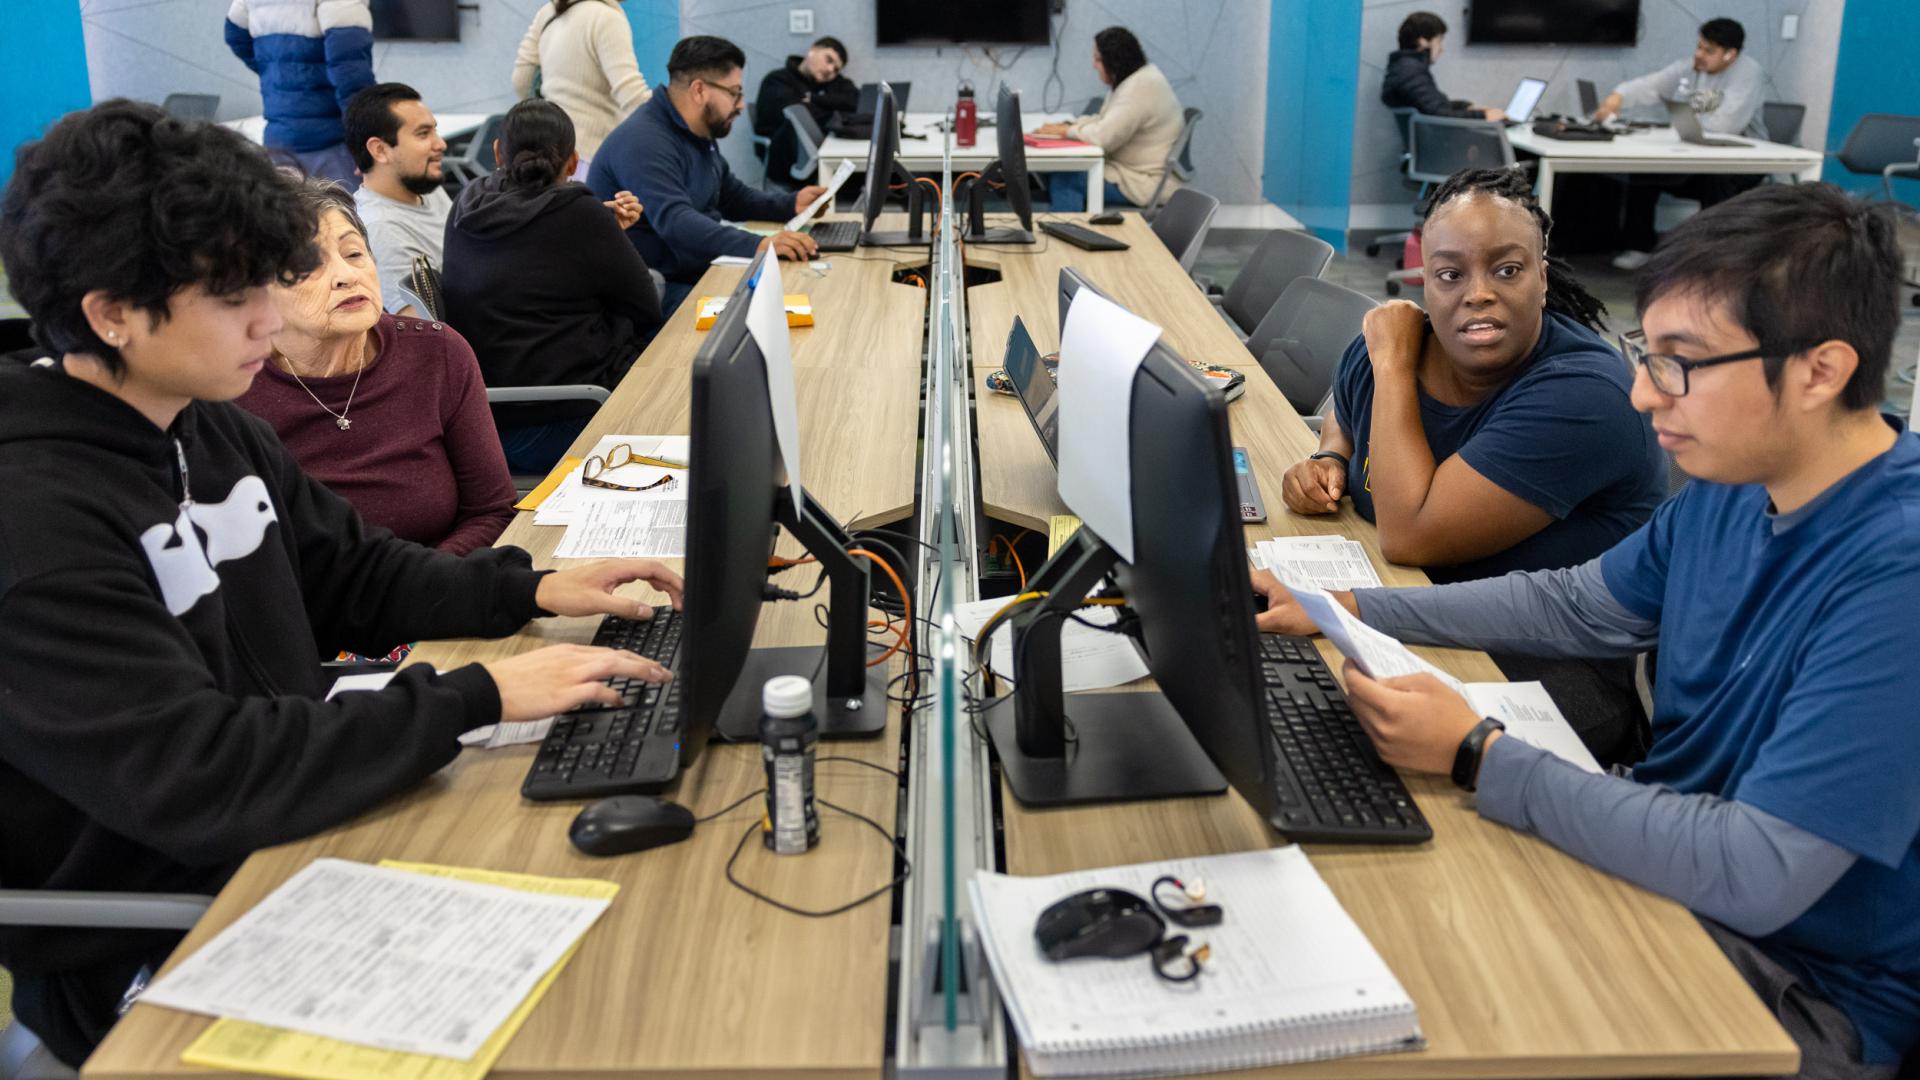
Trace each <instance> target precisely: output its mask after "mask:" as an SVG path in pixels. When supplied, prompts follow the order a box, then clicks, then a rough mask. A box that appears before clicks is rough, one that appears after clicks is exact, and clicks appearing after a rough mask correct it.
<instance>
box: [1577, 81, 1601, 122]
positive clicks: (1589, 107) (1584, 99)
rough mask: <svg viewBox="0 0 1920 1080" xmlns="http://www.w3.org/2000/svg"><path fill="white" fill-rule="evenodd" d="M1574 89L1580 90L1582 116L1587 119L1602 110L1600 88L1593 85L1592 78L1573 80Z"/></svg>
mask: <svg viewBox="0 0 1920 1080" xmlns="http://www.w3.org/2000/svg"><path fill="white" fill-rule="evenodd" d="M1573 85H1574V89H1576V90H1578V91H1579V92H1580V116H1581V119H1587V118H1589V117H1591V116H1593V114H1594V113H1597V112H1599V111H1600V88H1599V87H1597V86H1595V85H1593V80H1592V79H1575V80H1573Z"/></svg>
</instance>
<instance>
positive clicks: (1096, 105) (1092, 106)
mask: <svg viewBox="0 0 1920 1080" xmlns="http://www.w3.org/2000/svg"><path fill="white" fill-rule="evenodd" d="M1106 103H1107V98H1106V95H1104V94H1095V95H1094V96H1092V97H1090V98H1088V99H1087V107H1086V108H1084V109H1081V110H1080V115H1081V116H1092V115H1093V114H1094V113H1097V112H1099V111H1100V106H1102V105H1105V104H1106Z"/></svg>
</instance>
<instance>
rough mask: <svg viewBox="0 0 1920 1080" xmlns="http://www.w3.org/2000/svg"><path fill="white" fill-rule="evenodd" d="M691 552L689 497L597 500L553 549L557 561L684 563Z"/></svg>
mask: <svg viewBox="0 0 1920 1080" xmlns="http://www.w3.org/2000/svg"><path fill="white" fill-rule="evenodd" d="M686 554H687V503H686V500H685V499H675V500H672V501H668V500H665V499H654V500H639V499H636V500H617V499H596V500H594V501H592V502H589V503H587V504H586V506H585V507H584V509H583V510H582V511H581V513H580V514H579V515H578V516H576V517H575V518H574V519H573V523H572V524H570V525H568V526H567V533H566V535H565V536H562V537H561V538H560V543H559V544H558V545H556V546H555V547H554V549H553V557H554V558H556V559H680V558H685V557H686Z"/></svg>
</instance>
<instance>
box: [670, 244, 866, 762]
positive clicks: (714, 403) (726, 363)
mask: <svg viewBox="0 0 1920 1080" xmlns="http://www.w3.org/2000/svg"><path fill="white" fill-rule="evenodd" d="M779 272H780V269H779V263H778V262H777V261H776V260H774V259H772V258H770V257H769V256H768V255H767V253H764V252H763V253H761V254H760V255H758V256H756V257H755V258H754V261H753V263H752V265H750V266H749V267H747V272H746V273H745V274H744V275H742V276H741V278H740V284H739V285H738V286H737V287H735V289H734V290H733V294H732V295H731V296H730V297H729V298H728V300H727V306H726V310H724V311H722V312H721V313H720V316H719V318H718V319H716V320H715V322H714V324H713V329H712V330H710V331H708V333H707V339H706V341H705V343H704V344H702V345H701V347H700V351H699V352H698V353H697V354H696V355H695V356H694V361H693V394H692V413H691V416H690V421H691V426H690V429H689V431H690V434H691V439H690V446H689V448H688V461H687V472H688V479H689V481H690V484H691V490H690V491H689V492H688V505H687V562H686V591H685V596H684V598H683V607H684V610H685V615H684V623H683V625H684V627H685V629H684V631H683V634H684V636H685V640H686V647H685V648H684V649H682V650H681V658H680V673H679V677H678V679H676V681H675V685H676V686H677V687H678V688H679V690H680V692H681V693H682V694H684V695H685V696H686V705H685V715H686V721H687V733H686V738H685V739H684V740H682V742H681V750H680V753H681V760H682V762H683V763H684V764H692V762H693V760H694V758H695V757H696V756H697V755H698V753H699V749H700V747H701V746H702V745H703V744H704V743H705V742H706V741H707V739H708V738H709V737H710V736H711V735H712V733H714V732H716V731H717V732H719V733H720V735H721V736H722V737H724V738H726V739H729V740H752V739H757V738H759V721H760V691H761V688H762V687H763V686H765V685H766V681H767V680H768V679H770V678H772V677H774V676H775V675H801V676H806V677H809V678H811V677H813V675H814V673H815V672H816V671H821V677H820V678H818V679H817V680H815V683H814V699H815V702H814V708H815V711H814V715H815V716H816V717H818V718H819V720H820V731H821V735H822V737H827V738H832V737H843V736H867V735H876V734H879V732H880V731H881V730H882V729H883V728H884V727H885V725H886V715H887V710H886V706H887V701H886V675H885V671H886V669H885V667H884V666H881V667H874V668H868V667H867V666H866V661H867V658H868V657H867V651H868V648H867V640H868V639H867V603H868V597H869V592H870V587H871V579H870V575H869V567H868V565H867V563H866V561H864V560H861V559H856V558H854V557H851V556H849V555H848V554H847V549H848V548H850V547H854V546H856V545H855V543H854V541H853V540H852V538H851V537H849V536H848V535H847V534H846V532H845V531H844V530H842V529H841V527H840V526H839V524H838V523H836V522H835V521H834V520H833V519H832V518H831V517H830V516H829V515H828V514H827V513H826V511H825V510H824V509H822V508H821V507H820V505H819V504H818V503H816V502H815V501H814V500H813V498H812V496H810V495H809V496H806V497H805V498H804V499H803V500H802V505H800V506H795V505H794V500H793V496H792V493H791V490H790V488H789V487H788V482H787V480H788V478H787V470H786V464H785V462H784V461H783V460H782V459H781V456H780V449H779V441H778V439H777V437H776V435H775V431H774V426H773V401H772V396H771V394H770V392H769V390H768V385H767V363H766V358H765V356H764V355H763V354H762V353H761V351H760V346H759V344H758V343H757V342H755V340H754V338H753V335H752V334H751V333H749V332H748V330H747V309H748V307H749V303H750V301H751V299H752V295H753V285H754V282H755V281H756V280H757V279H758V278H759V276H760V275H761V274H762V273H772V274H778V273H779ZM780 325H781V332H782V333H784V332H785V323H784V322H782V323H781V324H780ZM782 527H784V528H786V529H787V530H788V531H789V532H791V533H792V534H793V535H794V536H795V537H796V538H797V539H798V540H799V541H800V542H801V544H803V545H804V546H805V547H806V549H807V552H808V553H809V554H811V555H813V556H814V558H815V559H817V560H818V561H819V564H820V566H821V567H822V569H823V570H824V571H825V573H826V574H827V578H828V583H829V586H830V590H831V591H830V594H829V595H830V601H829V607H830V611H831V616H830V618H829V620H828V621H829V627H828V631H827V646H826V648H827V656H826V664H825V667H824V670H822V668H821V664H820V660H821V657H820V649H819V647H818V646H802V647H798V648H787V649H755V648H752V644H753V634H754V629H755V627H756V626H757V625H758V624H759V620H760V605H761V604H762V603H763V602H764V591H763V590H764V589H765V587H766V585H767V566H768V563H767V560H768V556H769V555H771V554H772V552H773V546H774V542H775V540H776V538H777V536H778V532H779V530H780V528H782Z"/></svg>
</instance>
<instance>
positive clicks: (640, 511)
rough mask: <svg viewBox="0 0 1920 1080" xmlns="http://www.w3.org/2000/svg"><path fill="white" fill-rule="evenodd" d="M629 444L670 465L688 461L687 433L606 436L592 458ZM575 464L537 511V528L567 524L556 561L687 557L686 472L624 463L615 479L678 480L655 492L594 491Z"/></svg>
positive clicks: (636, 483)
mask: <svg viewBox="0 0 1920 1080" xmlns="http://www.w3.org/2000/svg"><path fill="white" fill-rule="evenodd" d="M621 443H625V444H627V445H628V446H631V447H633V452H634V453H635V454H639V455H642V456H646V457H655V458H660V459H663V460H669V461H686V460H687V455H688V453H689V446H688V439H687V437H686V436H685V435H607V436H603V437H602V438H601V439H600V441H599V443H597V444H596V445H595V446H594V448H593V452H592V454H590V455H589V456H595V455H597V456H600V457H602V458H604V457H605V456H606V455H607V454H609V453H611V452H612V451H613V448H614V447H615V446H618V445H620V444H621ZM582 468H584V465H577V466H575V467H574V468H572V469H571V470H569V471H568V472H567V474H566V475H565V476H564V477H563V478H562V479H561V481H560V484H559V486H557V487H555V488H554V489H553V493H552V494H551V495H548V496H547V497H546V499H545V500H544V501H542V502H541V503H540V506H539V508H538V509H536V510H535V511H534V512H533V523H534V524H535V525H565V526H566V527H567V532H566V535H565V536H563V537H561V538H560V544H559V546H558V547H556V548H555V549H554V552H553V554H554V557H555V558H558V559H616V558H680V557H683V556H685V555H686V553H687V494H688V491H689V489H690V486H691V485H690V483H689V480H690V476H689V473H688V470H686V469H669V468H664V467H661V466H655V465H643V464H632V465H623V466H621V467H620V468H619V469H618V470H616V471H615V472H614V473H613V474H611V476H612V478H614V479H617V480H618V481H619V482H620V483H622V484H629V485H633V486H642V485H646V484H650V483H652V482H653V481H655V480H658V479H660V478H661V477H663V476H671V477H672V478H673V480H674V482H673V483H672V484H671V485H670V486H668V487H666V488H656V489H654V490H652V491H621V490H617V489H614V488H602V487H594V486H592V485H589V484H587V483H586V482H584V481H583V480H581V478H580V474H581V469H582Z"/></svg>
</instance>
